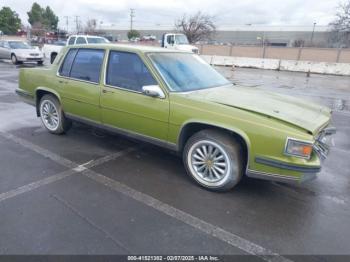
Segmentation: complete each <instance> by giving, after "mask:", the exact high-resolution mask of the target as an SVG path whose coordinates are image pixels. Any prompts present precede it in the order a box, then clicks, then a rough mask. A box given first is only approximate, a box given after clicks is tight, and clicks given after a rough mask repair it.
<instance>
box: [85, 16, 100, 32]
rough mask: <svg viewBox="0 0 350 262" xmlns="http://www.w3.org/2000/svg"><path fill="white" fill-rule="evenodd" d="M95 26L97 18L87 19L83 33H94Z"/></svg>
mask: <svg viewBox="0 0 350 262" xmlns="http://www.w3.org/2000/svg"><path fill="white" fill-rule="evenodd" d="M96 27H97V20H96V19H89V20H88V21H87V22H86V26H85V29H84V31H85V33H87V34H95V33H96Z"/></svg>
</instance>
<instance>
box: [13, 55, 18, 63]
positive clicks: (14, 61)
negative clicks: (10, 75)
mask: <svg viewBox="0 0 350 262" xmlns="http://www.w3.org/2000/svg"><path fill="white" fill-rule="evenodd" d="M11 61H12V64H14V65H18V60H17V56H16V55H15V54H12V55H11Z"/></svg>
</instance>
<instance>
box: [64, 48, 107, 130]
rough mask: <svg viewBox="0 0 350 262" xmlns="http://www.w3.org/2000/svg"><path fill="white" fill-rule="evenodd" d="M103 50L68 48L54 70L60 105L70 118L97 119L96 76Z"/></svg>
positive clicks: (97, 76) (98, 75)
mask: <svg viewBox="0 0 350 262" xmlns="http://www.w3.org/2000/svg"><path fill="white" fill-rule="evenodd" d="M104 54H105V51H104V50H103V49H90V48H89V49H88V48H81V49H75V48H73V49H70V50H69V51H68V53H67V54H66V56H65V59H64V60H63V62H62V64H61V67H60V69H59V72H58V75H59V77H58V89H59V93H60V94H61V100H62V105H63V108H64V110H65V112H66V114H68V116H71V117H78V118H83V119H88V120H92V121H94V122H97V123H100V122H101V115H100V106H99V103H100V77H101V70H102V64H103V60H104Z"/></svg>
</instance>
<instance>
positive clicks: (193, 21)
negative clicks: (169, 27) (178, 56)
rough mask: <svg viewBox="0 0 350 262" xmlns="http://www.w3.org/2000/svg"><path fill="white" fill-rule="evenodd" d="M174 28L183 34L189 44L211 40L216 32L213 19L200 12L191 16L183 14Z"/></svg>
mask: <svg viewBox="0 0 350 262" xmlns="http://www.w3.org/2000/svg"><path fill="white" fill-rule="evenodd" d="M175 28H176V29H177V30H178V31H181V32H183V33H184V34H185V35H186V36H187V39H188V41H189V42H190V43H195V42H198V41H201V40H208V39H211V36H212V35H213V34H214V33H215V30H216V26H215V24H214V22H213V17H212V16H210V15H207V14H203V13H201V12H197V13H196V14H194V15H192V16H187V15H186V14H184V15H183V16H182V18H181V19H179V20H177V21H176V22H175Z"/></svg>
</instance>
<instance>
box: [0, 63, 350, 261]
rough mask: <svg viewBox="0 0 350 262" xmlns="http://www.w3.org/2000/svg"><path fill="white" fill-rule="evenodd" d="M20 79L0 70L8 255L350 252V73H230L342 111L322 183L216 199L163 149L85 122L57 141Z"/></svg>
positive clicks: (3, 232)
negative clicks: (25, 97)
mask: <svg viewBox="0 0 350 262" xmlns="http://www.w3.org/2000/svg"><path fill="white" fill-rule="evenodd" d="M18 71H19V67H18V66H17V67H16V66H13V65H11V64H9V63H7V62H6V61H5V62H0V221H1V223H0V236H1V237H0V254H153V255H154V254H176V255H179V254H215V255H220V254H226V255H229V254H253V255H255V256H256V260H257V261H260V260H263V259H265V260H268V259H269V257H268V256H266V255H275V256H277V257H278V258H281V259H282V260H283V259H287V258H288V259H290V260H296V261H297V260H300V261H302V260H303V258H300V257H289V255H296V254H308V255H316V254H318V255H320V254H325V255H339V254H340V255H346V254H348V255H349V254H350V226H349V221H350V161H349V157H350V112H349V104H348V101H349V100H350V99H349V96H350V78H349V77H336V76H323V75H311V76H310V77H309V78H307V77H306V76H305V74H300V73H287V72H272V71H263V70H254V69H236V70H235V71H231V70H230V69H229V68H221V69H220V71H221V72H222V73H223V74H224V75H226V76H227V77H229V78H231V79H232V80H233V81H235V82H236V83H240V84H243V85H245V86H246V87H247V88H263V89H266V90H268V91H271V90H272V91H277V92H283V93H288V94H291V95H296V96H300V97H303V98H305V99H310V100H313V101H316V102H319V103H322V104H325V105H328V106H331V107H332V108H333V109H334V118H333V125H334V126H336V127H337V129H338V132H337V134H336V135H335V137H334V144H335V146H334V147H333V148H332V152H331V154H330V156H329V158H328V159H327V160H326V162H325V163H324V166H323V169H322V172H321V173H320V174H319V176H318V178H317V179H316V180H314V181H311V182H309V183H307V184H303V185H286V184H280V183H276V182H268V181H261V180H254V179H248V178H245V179H244V180H243V181H242V182H241V183H240V184H239V185H238V186H237V187H236V188H234V190H232V191H231V192H228V193H213V192H209V191H206V190H204V189H202V188H200V187H198V186H197V185H195V184H194V183H192V181H191V180H190V178H189V177H187V175H186V173H185V170H184V167H183V166H182V162H181V159H180V158H179V157H177V156H176V155H174V154H173V153H170V152H168V151H166V150H163V149H160V148H158V147H155V146H151V145H148V144H144V143H139V142H136V141H132V140H129V139H126V138H125V137H122V136H116V135H112V134H108V133H104V132H102V131H100V130H95V129H93V128H91V127H87V126H84V125H81V124H75V125H74V127H73V128H72V129H71V130H70V131H69V132H68V133H67V134H66V135H62V136H55V135H51V134H49V133H48V132H46V130H45V129H44V128H43V127H42V125H41V122H40V119H39V118H37V117H36V115H35V109H34V108H33V107H31V106H29V105H26V104H24V103H22V102H21V101H20V100H19V99H18V98H17V97H16V95H15V93H14V91H15V88H16V87H17V85H18ZM315 258H316V257H315ZM315 261H317V260H315Z"/></svg>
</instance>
